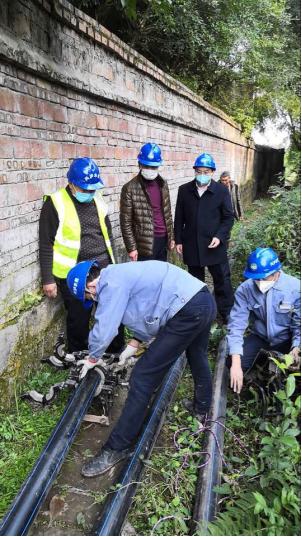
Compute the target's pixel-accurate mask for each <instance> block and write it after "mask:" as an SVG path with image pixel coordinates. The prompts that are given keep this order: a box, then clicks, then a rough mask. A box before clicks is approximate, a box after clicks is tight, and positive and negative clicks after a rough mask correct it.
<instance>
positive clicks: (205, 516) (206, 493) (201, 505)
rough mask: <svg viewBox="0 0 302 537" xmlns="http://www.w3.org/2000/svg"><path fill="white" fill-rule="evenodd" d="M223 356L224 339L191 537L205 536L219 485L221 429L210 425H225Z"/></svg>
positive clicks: (224, 370)
mask: <svg viewBox="0 0 302 537" xmlns="http://www.w3.org/2000/svg"><path fill="white" fill-rule="evenodd" d="M227 353H228V349H227V342H226V338H224V339H222V340H221V342H220V344H219V347H218V354H217V362H216V368H215V372H214V378H213V398H212V406H211V410H210V417H209V422H208V423H209V425H210V426H211V431H212V433H210V432H208V433H205V434H206V435H207V438H206V444H205V451H207V452H208V453H209V455H210V458H209V462H208V464H206V465H205V466H204V467H203V468H201V469H200V472H199V476H198V481H197V486H196V496H195V505H194V510H193V517H192V524H191V535H192V534H193V533H194V534H195V535H206V533H203V532H205V531H206V529H207V525H208V522H209V521H211V520H213V519H214V517H215V514H216V506H217V499H218V493H216V492H214V490H213V487H215V486H216V485H219V484H220V473H221V467H222V459H221V453H222V452H223V440H224V428H223V427H222V426H221V425H219V424H218V423H214V422H216V421H218V422H220V423H222V424H224V421H225V414H226V405H227V385H228V377H229V372H228V369H227V368H226V366H225V363H226V358H227ZM217 444H218V445H217ZM199 530H200V532H201V533H200V532H199Z"/></svg>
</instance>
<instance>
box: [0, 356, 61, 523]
mask: <svg viewBox="0 0 302 537" xmlns="http://www.w3.org/2000/svg"><path fill="white" fill-rule="evenodd" d="M67 374H68V372H67V371H59V372H57V371H53V370H50V367H49V366H46V365H45V366H43V367H42V368H41V370H40V371H38V372H37V373H35V374H34V375H33V376H32V377H31V379H30V380H29V381H28V382H27V383H26V384H25V385H24V386H22V387H19V389H21V390H22V392H20V393H24V392H26V391H28V390H33V389H35V390H37V391H40V392H43V393H44V392H47V391H48V389H49V387H50V386H51V385H52V384H54V383H56V382H61V381H62V380H65V378H66V376H67ZM66 399H67V394H64V395H63V394H62V395H61V396H60V398H58V400H57V401H56V402H54V403H53V404H51V405H49V406H47V407H41V406H37V407H36V408H34V407H33V406H32V405H31V404H30V403H28V402H26V401H21V400H19V393H17V390H15V408H11V410H9V411H7V410H4V409H0V489H1V498H0V518H2V516H3V515H4V513H5V511H6V510H7V508H8V507H9V505H10V503H11V501H12V500H13V498H14V496H15V495H16V493H17V491H18V489H19V488H20V486H21V484H22V482H23V481H24V479H25V477H26V475H27V474H28V472H29V471H30V470H31V468H32V466H33V464H34V462H35V460H36V458H37V457H38V455H39V453H40V451H41V449H42V447H43V446H44V444H45V443H46V441H47V439H48V437H49V435H50V432H51V430H52V429H53V427H54V426H55V425H56V423H57V421H58V419H59V418H60V416H61V414H62V411H63V409H64V406H65V404H66Z"/></svg>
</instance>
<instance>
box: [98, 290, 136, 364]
mask: <svg viewBox="0 0 302 537" xmlns="http://www.w3.org/2000/svg"><path fill="white" fill-rule="evenodd" d="M99 299H100V300H99V302H98V305H97V309H96V312H95V316H94V325H93V328H92V330H91V331H90V333H89V339H88V341H89V345H88V348H89V354H90V356H93V357H94V358H101V357H102V355H103V354H104V352H105V350H106V349H107V347H108V345H109V344H110V343H111V341H112V340H113V338H114V337H115V336H116V335H117V334H118V329H119V326H120V324H121V321H122V318H123V316H124V313H125V311H126V308H127V304H128V300H129V290H128V289H127V288H126V286H125V285H123V284H122V282H120V284H119V285H117V284H116V283H114V282H112V283H109V282H104V284H103V285H102V284H101V288H100V290H99Z"/></svg>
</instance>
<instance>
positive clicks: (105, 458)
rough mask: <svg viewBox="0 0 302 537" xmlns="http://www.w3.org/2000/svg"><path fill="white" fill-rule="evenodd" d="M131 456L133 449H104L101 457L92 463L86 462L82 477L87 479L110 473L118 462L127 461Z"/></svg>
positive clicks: (97, 457)
mask: <svg viewBox="0 0 302 537" xmlns="http://www.w3.org/2000/svg"><path fill="white" fill-rule="evenodd" d="M130 455H131V449H124V450H123V451H116V450H115V449H109V448H103V449H102V450H101V451H100V453H99V455H97V456H96V457H94V458H93V459H92V460H91V461H89V462H86V464H84V466H83V468H82V475H83V476H85V477H95V476H97V475H102V474H105V473H106V472H108V470H110V468H113V466H115V465H116V464H117V463H118V462H120V461H122V460H123V459H127V457H129V456H130Z"/></svg>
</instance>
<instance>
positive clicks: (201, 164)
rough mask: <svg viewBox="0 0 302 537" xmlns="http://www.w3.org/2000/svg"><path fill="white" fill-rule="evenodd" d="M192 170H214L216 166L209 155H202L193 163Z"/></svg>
mask: <svg viewBox="0 0 302 537" xmlns="http://www.w3.org/2000/svg"><path fill="white" fill-rule="evenodd" d="M193 168H210V169H211V170H216V164H215V162H214V160H213V158H212V157H211V155H209V153H202V154H201V155H199V157H197V159H196V160H195V162H194V166H193Z"/></svg>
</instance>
